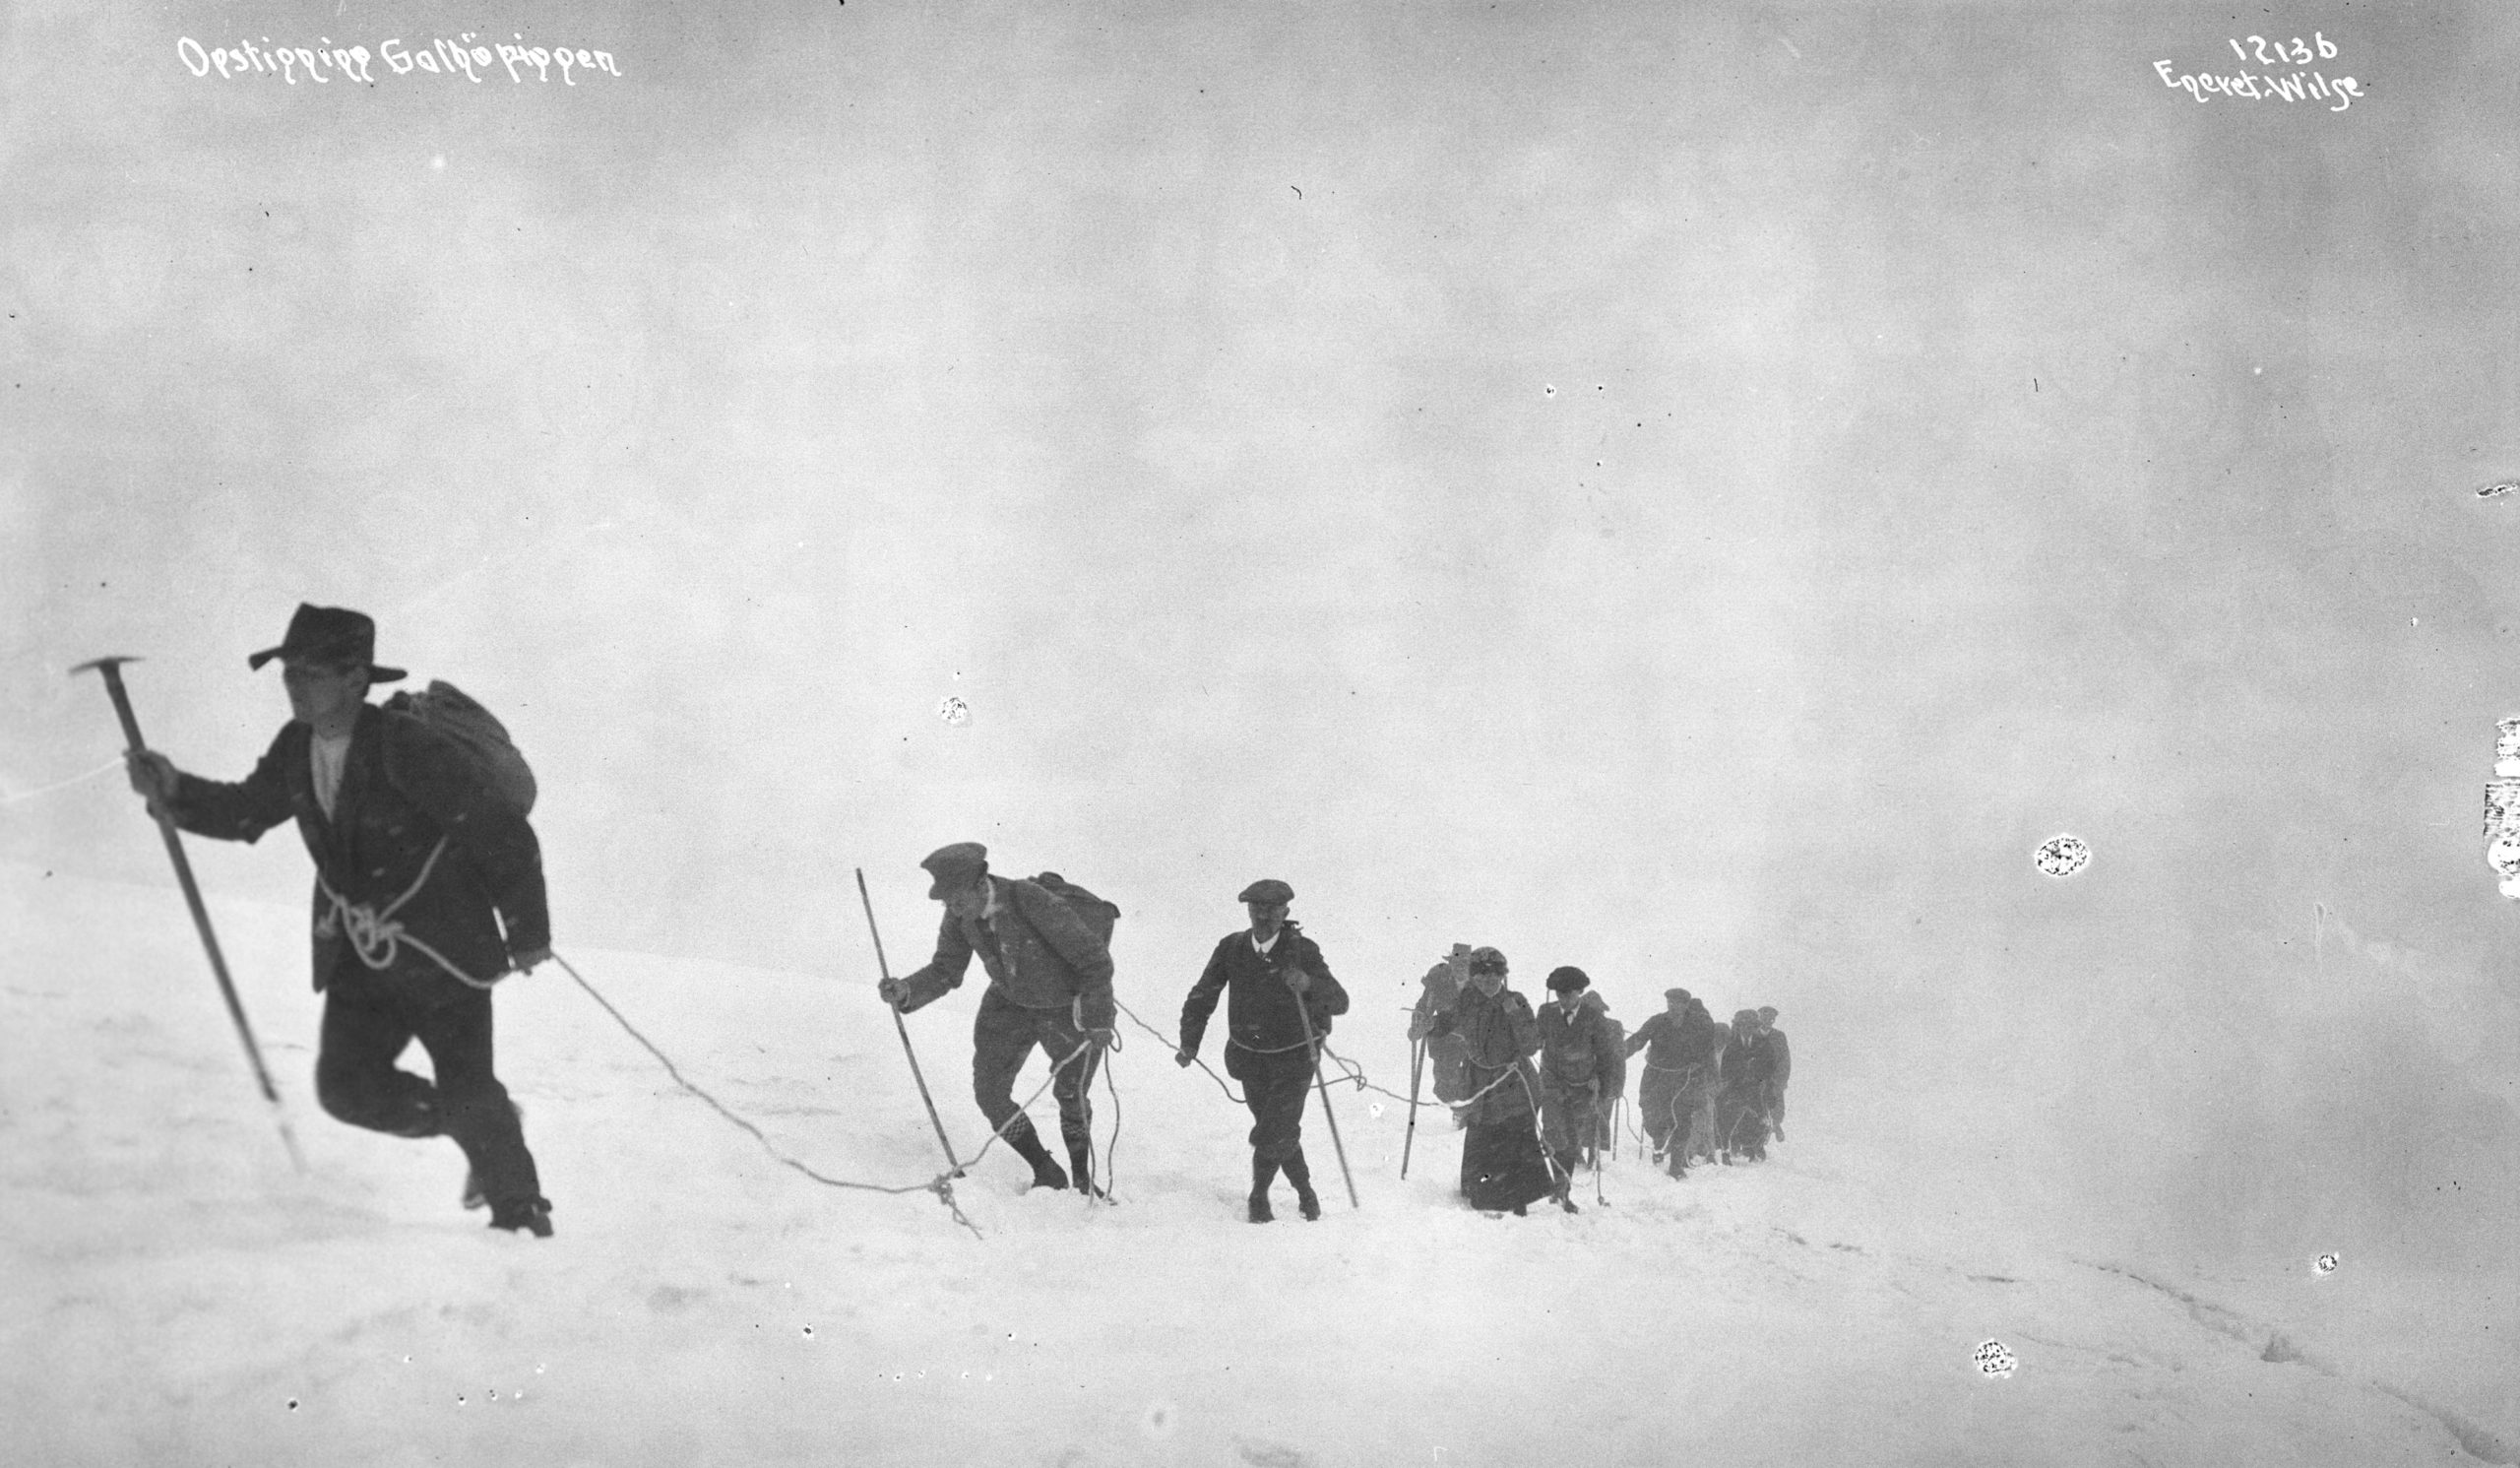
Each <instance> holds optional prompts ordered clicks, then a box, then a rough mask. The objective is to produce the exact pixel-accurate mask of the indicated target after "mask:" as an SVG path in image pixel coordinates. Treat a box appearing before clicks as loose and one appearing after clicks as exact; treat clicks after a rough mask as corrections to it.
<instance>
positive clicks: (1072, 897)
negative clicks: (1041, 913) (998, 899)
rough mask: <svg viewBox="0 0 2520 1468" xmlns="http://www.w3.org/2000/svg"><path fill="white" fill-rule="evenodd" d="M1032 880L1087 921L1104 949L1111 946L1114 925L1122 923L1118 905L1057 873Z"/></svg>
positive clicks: (1050, 872)
mask: <svg viewBox="0 0 2520 1468" xmlns="http://www.w3.org/2000/svg"><path fill="white" fill-rule="evenodd" d="M1030 880H1031V881H1032V883H1033V885H1035V886H1037V887H1040V889H1041V890H1043V891H1045V892H1047V893H1049V894H1050V895H1051V896H1052V897H1055V898H1057V899H1058V900H1059V901H1061V902H1063V903H1066V904H1067V905H1068V906H1069V907H1070V908H1071V909H1073V910H1074V911H1075V913H1076V915H1077V916H1078V917H1079V918H1082V919H1084V920H1085V925H1086V926H1088V927H1090V928H1092V929H1094V935H1095V936H1096V937H1098V938H1101V939H1102V940H1103V947H1105V948H1108V947H1110V946H1111V928H1112V925H1114V924H1117V923H1118V922H1119V921H1120V910H1119V908H1118V907H1117V906H1116V905H1114V904H1112V903H1108V902H1105V901H1103V899H1102V898H1100V897H1097V896H1095V895H1094V894H1093V893H1091V892H1088V891H1086V890H1085V889H1084V888H1083V887H1080V886H1078V885H1077V884H1076V883H1074V882H1071V881H1069V880H1068V879H1067V878H1066V877H1063V876H1061V875H1059V874H1058V873H1057V872H1055V871H1045V872H1042V873H1041V874H1040V876H1037V877H1033V878H1031V879H1030Z"/></svg>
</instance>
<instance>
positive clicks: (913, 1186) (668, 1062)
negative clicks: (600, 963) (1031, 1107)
mask: <svg viewBox="0 0 2520 1468" xmlns="http://www.w3.org/2000/svg"><path fill="white" fill-rule="evenodd" d="M551 961H552V962H553V963H556V964H558V965H559V966H560V968H561V970H562V971H563V972H565V973H566V974H567V975H568V976H569V977H570V978H572V979H574V980H576V981H577V983H578V988H580V989H585V990H586V991H587V996H588V997H589V998H592V999H594V1000H595V1001H596V1002H597V1003H598V1004H600V1005H602V1006H603V1012H604V1013H606V1014H609V1015H611V1016H612V1019H613V1022H614V1023H615V1024H618V1025H619V1026H621V1028H622V1029H623V1030H625V1031H627V1032H628V1033H629V1036H630V1038H631V1039H633V1040H636V1041H638V1042H639V1044H640V1045H641V1046H642V1047H643V1048H645V1049H646V1051H647V1052H648V1053H649V1054H652V1055H654V1056H656V1057H657V1063H658V1064H660V1065H662V1066H663V1067H664V1068H665V1074H667V1075H670V1076H672V1077H673V1080H674V1084H675V1085H678V1086H680V1087H682V1088H683V1089H684V1090H686V1091H688V1092H690V1093H691V1094H692V1095H694V1096H697V1097H699V1098H700V1099H701V1100H702V1101H704V1102H706V1103H708V1105H709V1108H710V1110H712V1111H714V1112H716V1113H717V1114H718V1115H719V1116H721V1117H725V1118H726V1120H728V1121H729V1122H731V1123H733V1124H734V1125H736V1126H738V1127H740V1128H742V1129H743V1130H744V1131H746V1132H748V1133H750V1134H751V1136H752V1139H753V1140H754V1141H756V1142H759V1143H760V1144H761V1150H762V1151H764V1152H767V1153H769V1154H770V1157H771V1159H772V1160H773V1161H775V1162H777V1163H779V1164H780V1165H782V1166H784V1167H787V1168H789V1169H792V1170H794V1171H795V1172H797V1173H800V1174H802V1175H804V1176H805V1177H807V1178H810V1179H812V1180H813V1181H816V1182H819V1183H821V1184H823V1185H824V1186H826V1187H842V1188H848V1189H851V1190H852V1191H856V1192H875V1193H886V1194H890V1195H894V1196H899V1195H902V1194H906V1193H914V1192H926V1193H934V1194H935V1195H936V1199H937V1201H938V1202H941V1203H943V1204H944V1205H945V1208H946V1211H948V1212H950V1213H952V1214H953V1215H954V1222H956V1223H958V1224H961V1225H962V1226H963V1227H964V1228H967V1229H970V1230H971V1231H972V1237H973V1238H975V1239H980V1238H985V1237H986V1236H985V1235H983V1234H981V1233H980V1231H979V1228H978V1226H977V1225H976V1224H974V1223H973V1222H972V1221H971V1219H970V1218H968V1217H966V1216H965V1215H964V1213H963V1209H962V1205H961V1204H959V1203H957V1202H956V1201H955V1200H954V1175H953V1174H951V1173H939V1174H937V1175H936V1177H935V1178H934V1179H932V1180H930V1181H926V1182H912V1183H906V1184H903V1185H901V1186H887V1185H885V1184H883V1183H880V1182H853V1181H850V1180H849V1179H846V1178H834V1177H831V1176H829V1175H827V1174H824V1173H821V1172H817V1171H816V1170H814V1169H813V1168H811V1167H808V1166H806V1165H805V1164H804V1163H801V1162H798V1161H797V1160H796V1159H795V1158H793V1157H790V1156H788V1154H787V1153H785V1152H782V1151H780V1150H779V1146H778V1144H777V1143H775V1142H773V1141H771V1139H770V1137H769V1136H768V1135H767V1134H766V1133H764V1132H763V1131H762V1129H761V1128H760V1127H758V1126H755V1125H754V1124H753V1123H752V1122H751V1121H749V1120H746V1119H745V1118H744V1117H740V1116H738V1115H736V1114H735V1113H734V1112H733V1111H731V1110H729V1109H728V1108H727V1107H726V1105H725V1103H724V1102H722V1101H720V1100H719V1099H718V1098H717V1097H715V1096H712V1095H710V1094H709V1093H708V1092H707V1091H704V1090H702V1089H701V1088H700V1087H698V1086H696V1085H693V1084H692V1083H691V1080H690V1078H689V1077H687V1076H685V1075H684V1074H683V1073H682V1070H681V1067H679V1066H677V1065H675V1064H674V1063H673V1059H672V1057H671V1056H669V1055H667V1054H666V1053H664V1052H663V1051H662V1050H659V1049H658V1048H657V1045H656V1042H655V1041H652V1040H650V1039H649V1038H648V1037H647V1036H645V1035H643V1034H641V1033H639V1027H638V1026H637V1025H634V1024H632V1023H630V1020H629V1018H628V1017H627V1016H626V1015H624V1014H623V1013H622V1012H621V1011H620V1010H618V1009H616V1008H614V1007H613V1006H612V1001H611V1000H610V999H607V998H605V997H604V996H603V993H602V991H601V990H599V989H597V988H596V987H595V986H594V985H592V984H589V983H588V982H587V977H586V975H584V974H581V973H579V972H578V970H577V966H576V965H575V964H572V963H570V962H569V961H568V960H567V959H565V958H562V957H561V956H560V955H559V954H557V953H554V954H552V955H551ZM1068 1058H1069V1059H1074V1058H1075V1056H1074V1055H1070V1056H1069V1057H1068ZM1062 1063H1064V1062H1062ZM1057 1074H1058V1072H1057V1071H1055V1070H1053V1071H1052V1072H1051V1075H1052V1076H1053V1077H1054V1078H1055V1077H1056V1075H1057ZM1034 1094H1035V1095H1036V1096H1039V1095H1040V1092H1038V1091H1037V1092H1035V1093H1034ZM981 1150H982V1151H986V1150H987V1148H986V1147H985V1146H983V1147H982V1148H981ZM978 1160H979V1159H978V1158H977V1157H975V1158H973V1161H974V1162H977V1161H978Z"/></svg>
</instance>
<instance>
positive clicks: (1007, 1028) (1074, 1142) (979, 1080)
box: [972, 984, 1103, 1153]
mask: <svg viewBox="0 0 2520 1468" xmlns="http://www.w3.org/2000/svg"><path fill="white" fill-rule="evenodd" d="M1085 1043H1086V1040H1085V1033H1084V1032H1083V1031H1082V1030H1079V1029H1078V1028H1077V1027H1076V1026H1075V1025H1073V1024H1071V1023H1069V1021H1068V1011H1067V1010H1065V1009H1027V1008H1025V1007H1024V1006H1023V1005H1021V1004H1018V1003H1016V1002H1015V1001H1014V1000H1012V999H1009V998H1007V997H1006V996H1005V995H1004V994H1003V993H1001V992H999V990H998V988H997V986H995V985H993V984H992V985H990V986H989V989H988V992H987V993H985V994H982V995H981V996H980V1012H979V1017H978V1018H977V1019H975V1020H974V1021H973V1022H972V1097H973V1099H974V1100H976V1101H977V1102H978V1103H979V1104H980V1115H981V1116H983V1117H988V1124H989V1125H990V1126H991V1127H994V1128H996V1129H998V1130H999V1131H1000V1132H1001V1134H1003V1135H1004V1136H1005V1138H1006V1139H1007V1140H1008V1141H1009V1142H1013V1141H1015V1140H1017V1139H1018V1138H1019V1137H1029V1136H1031V1135H1032V1134H1033V1122H1032V1118H1031V1117H1026V1116H1025V1115H1024V1110H1023V1108H1021V1107H1019V1106H1017V1105H1016V1104H1015V1077H1016V1075H1017V1074H1018V1073H1019V1072H1021V1071H1022V1070H1023V1069H1024V1062H1025V1061H1026V1060H1028V1059H1030V1058H1032V1055H1033V1047H1035V1046H1037V1045H1038V1046H1040V1048H1041V1051H1042V1053H1044V1054H1046V1055H1048V1056H1049V1059H1050V1063H1051V1064H1053V1065H1056V1064H1057V1063H1058V1062H1059V1061H1061V1060H1064V1059H1066V1058H1067V1057H1068V1056H1069V1055H1070V1054H1073V1053H1075V1051H1076V1048H1077V1047H1078V1046H1080V1045H1083V1044H1085ZM1102 1060H1103V1056H1102V1055H1101V1054H1100V1053H1088V1054H1086V1055H1085V1056H1084V1057H1083V1058H1081V1059H1079V1060H1078V1061H1077V1062H1076V1063H1075V1064H1073V1065H1070V1066H1068V1067H1067V1068H1066V1069H1064V1070H1062V1071H1060V1072H1059V1073H1058V1078H1057V1079H1056V1080H1054V1081H1052V1082H1051V1083H1050V1095H1052V1096H1053V1097H1055V1098H1057V1100H1058V1104H1059V1135H1060V1136H1061V1137H1062V1138H1064V1139H1065V1140H1066V1142H1067V1149H1068V1151H1069V1152H1071V1153H1079V1152H1090V1151H1091V1150H1092V1149H1093V1146H1094V1109H1093V1107H1091V1106H1089V1105H1088V1104H1087V1102H1086V1090H1087V1088H1089V1087H1091V1086H1092V1085H1093V1084H1094V1067H1095V1066H1097V1065H1099V1064H1101V1063H1102Z"/></svg>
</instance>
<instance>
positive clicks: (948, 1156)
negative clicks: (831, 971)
mask: <svg viewBox="0 0 2520 1468" xmlns="http://www.w3.org/2000/svg"><path fill="white" fill-rule="evenodd" d="M856 871H857V902H858V905H859V906H861V907H863V908H865V909H866V935H867V936H868V937H870V938H873V939H874V940H875V972H876V974H877V975H879V976H881V977H882V979H883V980H884V982H885V983H887V984H889V983H891V982H892V978H893V970H892V966H891V965H889V964H887V963H886V962H885V961H884V935H883V933H882V932H880V931H879V930H877V928H876V926H875V900H874V899H873V898H871V897H868V896H867V895H866V869H865V868H864V867H862V866H861V867H858V868H856ZM884 1007H885V1008H887V1009H890V1010H891V1011H893V1030H894V1032H895V1033H896V1034H898V1035H900V1036H901V1037H902V1053H903V1054H905V1055H908V1056H910V1078H911V1079H912V1080H914V1081H916V1082H917V1083H918V1099H919V1100H920V1101H922V1102H925V1103H926V1104H927V1119H928V1122H929V1123H930V1124H931V1125H933V1126H934V1127H935V1128H936V1145H937V1146H939V1147H942V1148H944V1149H945V1165H946V1166H947V1167H949V1168H952V1169H953V1172H952V1173H950V1174H948V1175H947V1176H949V1177H954V1178H960V1177H962V1176H963V1165H962V1164H961V1163H959V1162H957V1161H955V1160H954V1144H953V1143H952V1142H949V1141H947V1140H946V1139H945V1122H944V1121H943V1119H941V1118H940V1117H938V1116H937V1115H936V1098H935V1097H933V1096H930V1095H928V1094H927V1077H926V1076H925V1075H922V1074H920V1073H919V1068H918V1052H916V1051H914V1050H912V1049H911V1048H910V1026H908V1025H906V1024H904V1023H902V1006H901V1005H899V1004H886V1005H885V1006H884ZM973 1160H974V1161H977V1160H978V1159H977V1158H975V1159H973Z"/></svg>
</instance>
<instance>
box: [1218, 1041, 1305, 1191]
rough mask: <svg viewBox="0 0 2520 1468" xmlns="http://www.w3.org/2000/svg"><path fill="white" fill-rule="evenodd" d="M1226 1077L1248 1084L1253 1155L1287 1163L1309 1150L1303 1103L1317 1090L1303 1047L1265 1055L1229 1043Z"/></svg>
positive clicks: (1244, 1089) (1244, 1098) (1245, 1098)
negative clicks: (1306, 1149) (1305, 1144)
mask: <svg viewBox="0 0 2520 1468" xmlns="http://www.w3.org/2000/svg"><path fill="white" fill-rule="evenodd" d="M1225 1073H1226V1074H1228V1075H1229V1076H1232V1077H1233V1078H1234V1079H1235V1080H1237V1081H1240V1082H1241V1083H1242V1104H1243V1105H1245V1106H1247V1107H1249V1108H1251V1153H1252V1155H1253V1156H1254V1157H1257V1158H1259V1159H1261V1160H1263V1161H1266V1162H1276V1163H1283V1162H1285V1161H1286V1160H1287V1159H1288V1158H1290V1157H1292V1156H1294V1155H1295V1154H1296V1153H1298V1152H1300V1151H1302V1150H1303V1100H1304V1097H1305V1096H1307V1095H1309V1094H1311V1090H1312V1054H1311V1052H1310V1051H1308V1050H1307V1049H1306V1048H1305V1047H1303V1046H1300V1045H1298V1046H1296V1047H1295V1048H1294V1049H1293V1050H1288V1051H1277V1052H1272V1053H1264V1052H1260V1051H1249V1050H1244V1049H1243V1048H1242V1047H1241V1046H1239V1045H1235V1044H1233V1043H1232V1042H1230V1041H1229V1042H1227V1044H1226V1048H1225Z"/></svg>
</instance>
